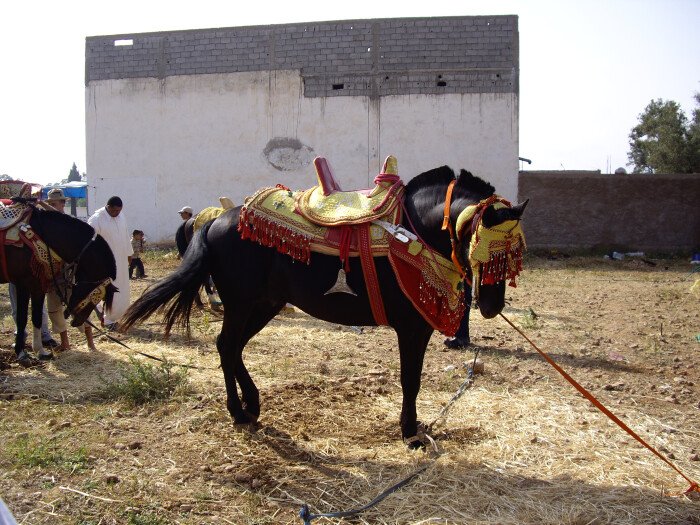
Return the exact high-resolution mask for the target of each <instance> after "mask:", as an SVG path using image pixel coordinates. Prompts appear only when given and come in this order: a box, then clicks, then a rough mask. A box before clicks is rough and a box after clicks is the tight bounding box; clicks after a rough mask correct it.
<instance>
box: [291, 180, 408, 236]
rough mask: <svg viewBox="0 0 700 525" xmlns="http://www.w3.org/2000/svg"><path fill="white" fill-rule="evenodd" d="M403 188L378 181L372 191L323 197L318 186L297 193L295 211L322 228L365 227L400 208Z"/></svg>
mask: <svg viewBox="0 0 700 525" xmlns="http://www.w3.org/2000/svg"><path fill="white" fill-rule="evenodd" d="M403 189H404V188H403V184H396V183H395V182H379V183H377V185H376V186H375V187H374V188H373V189H372V190H371V191H335V192H333V193H331V194H330V195H324V194H323V187H322V186H320V185H319V186H314V187H313V188H310V189H308V190H305V191H301V192H298V193H297V195H296V197H295V202H296V210H297V212H298V213H299V214H301V215H302V216H304V217H305V218H306V219H308V220H309V221H310V222H312V223H315V224H318V225H320V226H342V225H346V224H347V225H353V224H362V223H365V222H371V221H373V220H376V219H384V218H385V217H387V216H388V215H391V214H392V212H394V211H395V210H396V209H397V208H398V207H399V203H400V202H401V197H402V194H403Z"/></svg>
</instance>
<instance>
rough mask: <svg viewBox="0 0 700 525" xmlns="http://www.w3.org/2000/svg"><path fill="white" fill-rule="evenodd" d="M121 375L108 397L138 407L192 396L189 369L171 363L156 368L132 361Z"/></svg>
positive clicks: (135, 360)
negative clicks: (176, 397) (178, 397)
mask: <svg viewBox="0 0 700 525" xmlns="http://www.w3.org/2000/svg"><path fill="white" fill-rule="evenodd" d="M120 374H121V377H120V379H119V380H118V381H117V382H116V383H113V384H110V385H108V386H107V387H106V388H105V389H104V391H103V392H102V393H103V395H104V397H106V398H117V399H123V400H124V401H126V402H127V403H129V404H131V405H133V406H137V405H143V404H146V403H151V402H153V401H158V400H163V399H169V398H171V397H173V396H175V395H186V394H189V393H191V392H192V389H191V386H190V384H189V378H188V371H187V368H185V367H181V366H179V365H176V364H174V363H171V362H170V361H168V360H167V359H164V360H163V361H162V362H161V363H160V364H158V365H157V366H156V365H152V364H151V363H146V362H143V361H139V360H137V359H135V358H133V357H130V358H129V364H128V365H122V367H121V370H120Z"/></svg>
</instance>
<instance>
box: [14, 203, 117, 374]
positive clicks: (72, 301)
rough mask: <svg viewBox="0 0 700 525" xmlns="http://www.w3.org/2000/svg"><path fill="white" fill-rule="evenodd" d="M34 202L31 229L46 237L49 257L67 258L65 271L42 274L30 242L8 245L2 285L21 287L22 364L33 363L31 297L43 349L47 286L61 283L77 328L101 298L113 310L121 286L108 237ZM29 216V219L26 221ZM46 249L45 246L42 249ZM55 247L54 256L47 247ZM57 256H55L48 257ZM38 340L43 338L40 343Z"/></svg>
mask: <svg viewBox="0 0 700 525" xmlns="http://www.w3.org/2000/svg"><path fill="white" fill-rule="evenodd" d="M29 206H32V208H33V209H32V210H31V215H30V216H29V220H28V221H26V222H27V224H28V225H29V228H26V230H27V231H29V232H30V236H31V232H33V233H34V234H36V235H38V237H39V238H40V239H41V240H42V241H43V243H42V242H40V243H38V244H39V250H40V251H42V252H44V254H45V255H44V257H45V259H48V260H49V262H50V263H55V262H56V260H55V255H58V257H60V259H61V260H62V261H63V263H64V264H63V265H62V267H61V270H60V271H59V272H57V274H55V275H53V276H49V275H48V274H46V275H42V274H41V273H39V272H41V271H42V270H41V269H40V266H39V265H38V262H37V258H36V255H35V254H34V251H33V250H32V249H31V248H30V247H29V246H28V245H27V244H26V243H25V244H22V245H19V246H16V245H9V244H5V245H4V246H2V249H3V250H4V253H3V254H0V257H4V258H5V262H4V266H5V268H4V271H2V272H0V283H6V282H11V283H14V284H15V285H16V287H17V335H16V337H15V352H16V354H17V359H18V361H19V362H20V363H22V364H28V363H30V362H31V358H30V356H29V355H28V354H27V353H26V351H25V350H24V344H25V337H26V336H25V328H26V326H27V315H28V307H29V298H30V297H31V299H32V324H33V326H34V333H35V337H34V341H33V350H34V351H35V352H39V348H37V345H41V338H40V337H37V335H38V332H39V331H40V328H41V316H42V309H43V305H44V296H45V293H46V289H47V287H50V286H53V287H57V289H58V291H59V296H60V297H62V298H63V299H65V302H66V309H65V313H64V315H65V316H66V318H68V317H69V316H70V315H72V316H73V320H72V321H71V325H72V326H80V325H82V324H83V323H84V322H85V321H86V320H87V318H88V317H89V315H90V313H92V310H93V309H94V308H95V305H96V304H97V303H98V302H100V301H101V300H104V301H105V307H106V308H107V309H109V308H111V305H112V298H113V296H114V292H116V291H117V288H116V287H115V286H114V285H113V284H112V280H113V279H115V278H116V273H117V267H116V264H115V261H114V255H113V254H112V250H111V249H110V247H109V245H108V244H107V241H105V240H104V239H103V238H102V237H101V236H100V235H97V234H96V233H95V230H94V229H93V228H92V226H89V225H88V224H86V223H84V222H83V221H81V220H79V219H76V218H75V217H71V216H70V215H66V214H63V213H60V212H57V211H46V210H43V209H40V208H38V207H33V205H31V204H29ZM25 220H26V219H25ZM42 247H43V248H44V249H42ZM45 247H49V248H50V249H51V250H52V251H53V252H54V254H55V255H54V254H51V252H50V251H48V250H46V249H45ZM48 254H51V256H48ZM37 339H38V341H37Z"/></svg>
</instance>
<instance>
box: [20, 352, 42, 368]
mask: <svg viewBox="0 0 700 525" xmlns="http://www.w3.org/2000/svg"><path fill="white" fill-rule="evenodd" d="M17 362H18V363H19V364H20V365H21V366H23V367H24V368H32V367H35V366H39V365H40V364H41V363H40V362H39V361H38V360H36V359H35V358H34V357H32V356H31V355H29V354H28V353H27V352H25V351H24V350H22V351H21V352H20V353H19V354H17Z"/></svg>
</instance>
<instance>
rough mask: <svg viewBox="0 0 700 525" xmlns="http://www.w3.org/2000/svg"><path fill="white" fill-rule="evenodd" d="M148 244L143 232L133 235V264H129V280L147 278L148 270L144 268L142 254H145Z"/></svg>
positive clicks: (133, 233) (135, 231)
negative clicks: (144, 250)
mask: <svg viewBox="0 0 700 525" xmlns="http://www.w3.org/2000/svg"><path fill="white" fill-rule="evenodd" d="M145 244H146V240H145V239H144V236H143V232H142V231H141V230H134V231H133V232H132V234H131V249H132V251H133V252H134V253H133V255H132V256H131V262H130V263H129V279H133V278H134V277H135V278H136V279H138V278H143V277H146V270H145V269H144V267H143V261H142V260H141V254H142V253H143V247H144V245H145ZM134 270H136V275H134Z"/></svg>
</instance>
